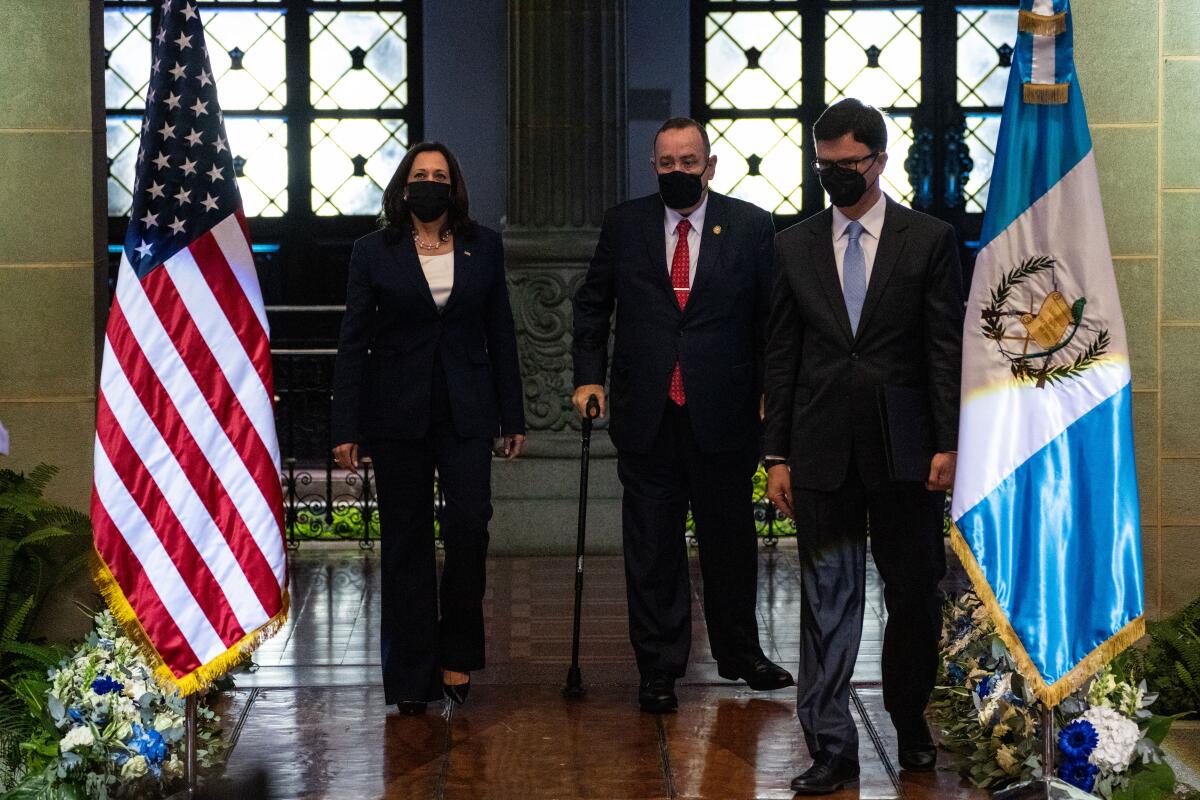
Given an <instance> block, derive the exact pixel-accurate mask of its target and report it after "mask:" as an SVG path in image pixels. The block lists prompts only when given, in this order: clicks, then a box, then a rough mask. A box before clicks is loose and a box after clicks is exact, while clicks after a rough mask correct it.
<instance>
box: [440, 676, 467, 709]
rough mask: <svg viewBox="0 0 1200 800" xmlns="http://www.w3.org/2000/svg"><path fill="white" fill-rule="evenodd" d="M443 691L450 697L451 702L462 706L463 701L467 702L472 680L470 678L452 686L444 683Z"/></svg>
mask: <svg viewBox="0 0 1200 800" xmlns="http://www.w3.org/2000/svg"><path fill="white" fill-rule="evenodd" d="M442 691H443V692H445V693H446V697H449V698H450V702H452V703H454V704H455V705H457V706H461V705H462V704H463V703H465V702H467V695H468V694H470V692H471V680H470V678H468V679H467V682H466V683H460V684H457V685H456V686H450V685H449V684H446V683H443V684H442Z"/></svg>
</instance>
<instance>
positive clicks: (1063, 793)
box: [992, 703, 1093, 800]
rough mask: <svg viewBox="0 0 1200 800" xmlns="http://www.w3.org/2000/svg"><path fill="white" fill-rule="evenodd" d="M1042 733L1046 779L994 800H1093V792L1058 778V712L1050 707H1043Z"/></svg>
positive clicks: (1010, 789)
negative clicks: (1055, 729) (1056, 774)
mask: <svg viewBox="0 0 1200 800" xmlns="http://www.w3.org/2000/svg"><path fill="white" fill-rule="evenodd" d="M1041 729H1042V776H1041V777H1040V778H1034V779H1033V780H1031V781H1025V782H1023V783H1018V784H1016V785H1015V786H1009V787H1008V788H1007V789H1001V790H1000V791H998V792H994V793H993V794H992V800H1087V799H1088V798H1090V797H1093V795H1092V794H1090V793H1089V792H1085V791H1083V790H1082V789H1079V788H1077V787H1075V786H1072V785H1071V784H1069V783H1067V782H1066V781H1064V780H1062V779H1061V778H1056V777H1055V776H1054V761H1055V758H1054V756H1055V749H1056V743H1057V740H1058V737H1057V736H1056V735H1055V732H1054V709H1053V708H1051V707H1050V706H1049V705H1047V704H1046V703H1042V708H1041Z"/></svg>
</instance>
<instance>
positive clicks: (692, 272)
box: [663, 192, 708, 288]
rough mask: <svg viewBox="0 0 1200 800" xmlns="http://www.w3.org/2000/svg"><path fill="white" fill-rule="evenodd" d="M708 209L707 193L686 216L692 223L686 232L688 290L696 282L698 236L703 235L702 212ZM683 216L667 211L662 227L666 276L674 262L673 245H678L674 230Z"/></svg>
mask: <svg viewBox="0 0 1200 800" xmlns="http://www.w3.org/2000/svg"><path fill="white" fill-rule="evenodd" d="M707 208H708V192H705V193H704V199H703V200H701V201H700V207H699V208H697V209H696V210H695V211H693V212H692V213H690V214H688V215H687V221H688V222H690V223H692V229H691V230H689V231H688V288H691V286H692V284H693V283H695V282H696V261H697V260H698V259H699V258H700V236H701V234H703V233H704V212H705V210H706V209H707ZM683 218H684V217H683V214H680V213H679V212H678V211H676V210H675V209H673V208H668V209H667V216H666V220H665V221H664V223H663V224H664V225H665V226H666V231H667V275H668V276H670V274H671V262H672V261H674V260H675V245H676V244H678V243H679V236H677V235H676V233H675V228H676V227H678V225H679V220H681V219H683Z"/></svg>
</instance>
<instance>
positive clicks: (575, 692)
mask: <svg viewBox="0 0 1200 800" xmlns="http://www.w3.org/2000/svg"><path fill="white" fill-rule="evenodd" d="M598 416H600V401H599V400H597V399H596V395H594V394H593V395H590V396H588V401H587V407H586V413H585V414H584V417H583V423H582V431H581V435H582V440H583V454H582V457H581V458H580V461H579V532H578V533H577V534H576V536H575V625H574V628H573V629H572V631H571V666H570V668H569V669H568V670H567V685H566V686H564V687H563V697H583V676H582V675H581V674H580V672H579V621H580V613H581V611H582V605H583V540H584V534H585V532H586V530H587V491H588V460H589V459H590V458H591V448H592V420H594V419H596V417H598Z"/></svg>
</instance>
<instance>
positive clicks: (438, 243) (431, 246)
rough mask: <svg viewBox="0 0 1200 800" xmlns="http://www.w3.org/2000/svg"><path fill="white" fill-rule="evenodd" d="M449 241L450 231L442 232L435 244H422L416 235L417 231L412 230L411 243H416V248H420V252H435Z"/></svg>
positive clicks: (419, 237) (418, 235) (419, 236)
mask: <svg viewBox="0 0 1200 800" xmlns="http://www.w3.org/2000/svg"><path fill="white" fill-rule="evenodd" d="M449 239H450V231H443V232H442V234H441V236H439V237H438V240H437V241H436V242H423V241H421V235H420V234H418V233H417V229H416V228H413V241H414V242H416V245H417V247H419V248H421V249H422V250H437V249H438V248H439V247H441V246H442V245H443V244H445V243H446V242H447V241H448V240H449Z"/></svg>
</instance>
